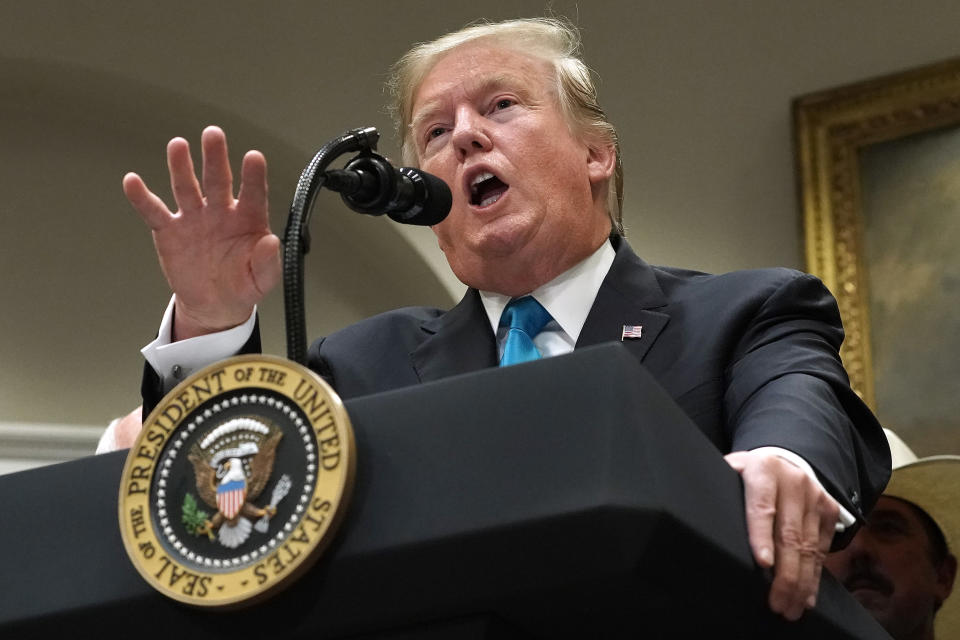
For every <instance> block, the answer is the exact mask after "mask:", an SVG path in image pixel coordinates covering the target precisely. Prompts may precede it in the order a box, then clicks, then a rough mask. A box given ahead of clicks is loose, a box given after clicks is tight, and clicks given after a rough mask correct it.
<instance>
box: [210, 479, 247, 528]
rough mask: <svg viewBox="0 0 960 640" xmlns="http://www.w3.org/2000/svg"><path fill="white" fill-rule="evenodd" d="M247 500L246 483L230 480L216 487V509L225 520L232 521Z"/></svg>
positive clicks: (244, 481)
mask: <svg viewBox="0 0 960 640" xmlns="http://www.w3.org/2000/svg"><path fill="white" fill-rule="evenodd" d="M246 500H247V481H246V480H230V481H228V482H224V483H222V484H220V485H219V486H218V487H217V508H218V509H220V513H222V514H223V517H224V518H226V519H227V520H233V519H234V518H235V517H237V514H238V513H240V508H241V507H243V503H244V502H246Z"/></svg>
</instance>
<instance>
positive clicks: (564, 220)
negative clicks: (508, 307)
mask: <svg viewBox="0 0 960 640" xmlns="http://www.w3.org/2000/svg"><path fill="white" fill-rule="evenodd" d="M412 115H413V117H412V122H411V125H410V128H411V130H410V135H411V136H412V137H413V141H414V144H415V148H416V150H417V156H418V159H419V164H420V167H421V168H422V169H424V170H425V171H428V172H430V173H432V174H434V175H436V176H438V177H440V178H442V179H443V180H445V181H446V182H447V184H448V185H450V189H451V191H452V192H453V206H452V208H451V210H450V215H449V216H448V217H447V218H446V219H445V220H444V221H443V222H442V223H440V224H438V225H436V226H435V227H434V228H433V230H434V232H435V233H436V235H437V239H438V241H439V244H440V248H441V249H442V250H443V252H444V254H445V255H446V257H447V261H448V262H449V263H450V267H451V268H452V269H453V271H454V273H455V274H456V275H457V277H458V278H460V280H461V281H463V282H464V283H466V284H468V285H470V286H473V287H477V288H479V289H484V290H488V291H495V292H498V293H503V294H506V295H511V296H516V295H522V294H525V293H529V292H530V291H531V290H533V289H535V288H536V287H538V286H540V285H541V284H544V283H546V282H548V281H549V280H551V279H552V278H553V277H555V276H557V275H559V274H560V273H562V272H563V271H565V270H567V269H568V268H570V267H571V266H573V265H575V264H576V263H577V262H580V261H581V260H583V259H584V258H586V257H587V256H589V255H590V253H592V252H593V251H594V250H595V249H596V248H597V247H598V246H600V244H601V243H602V242H603V241H604V239H605V238H606V237H607V235H608V234H609V232H610V222H609V219H608V218H607V214H606V207H605V204H606V202H605V197H606V184H607V180H608V179H609V178H610V175H611V174H612V172H613V167H614V152H613V148H612V146H609V145H608V146H602V145H601V146H600V147H597V148H595V147H592V146H590V145H588V144H587V143H586V142H584V141H582V140H580V139H579V138H578V137H577V136H575V135H574V134H573V133H571V131H570V130H569V128H568V126H567V124H566V121H565V120H564V118H563V116H562V114H561V112H560V109H559V107H558V105H557V98H556V90H555V81H554V74H553V69H552V67H551V66H550V65H549V64H548V63H546V62H544V61H542V60H539V59H536V58H533V57H530V56H527V55H525V54H522V53H518V52H516V51H512V50H509V49H503V48H497V47H495V46H493V45H483V44H468V45H464V46H462V47H459V48H457V49H454V50H453V51H452V52H450V53H448V54H447V55H446V56H444V57H443V58H441V59H440V61H439V62H438V63H437V64H436V65H434V67H433V68H432V69H431V71H430V72H429V73H428V74H427V76H426V77H425V78H424V80H423V82H422V83H421V84H420V86H419V88H418V90H417V91H416V93H415V94H414V100H413V110H412Z"/></svg>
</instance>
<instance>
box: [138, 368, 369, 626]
mask: <svg viewBox="0 0 960 640" xmlns="http://www.w3.org/2000/svg"><path fill="white" fill-rule="evenodd" d="M354 469H355V454H354V443H353V431H352V429H351V426H350V421H349V418H348V417H347V414H346V411H345V410H344V408H343V404H342V402H341V401H340V398H339V397H338V396H337V395H336V393H335V392H334V391H333V390H332V389H331V388H330V387H329V385H327V384H326V382H324V381H323V380H322V379H321V378H320V377H319V376H317V375H316V374H314V373H313V372H312V371H310V370H309V369H307V368H305V367H302V366H300V365H298V364H296V363H294V362H291V361H288V360H283V359H281V358H275V357H270V356H238V357H236V358H231V359H229V360H224V361H223V362H220V363H217V364H215V365H212V366H210V367H207V368H205V369H203V370H201V371H198V372H197V373H195V374H194V375H192V376H190V377H189V378H188V379H186V380H184V381H183V382H182V383H180V384H179V385H178V386H177V387H176V388H175V389H174V390H173V391H171V392H170V393H169V394H168V395H167V396H166V397H165V398H164V399H163V401H162V402H161V403H160V405H159V406H157V407H156V408H155V409H154V410H153V412H151V414H150V415H149V416H148V417H147V419H146V420H144V422H143V430H142V431H141V432H140V435H139V437H138V438H137V441H136V443H135V444H134V446H133V447H132V448H131V449H130V453H129V454H128V456H127V462H126V465H125V466H124V469H123V478H122V481H121V484H120V501H119V516H120V531H121V534H122V537H123V544H124V546H125V547H126V550H127V553H128V554H129V556H130V559H131V560H132V562H133V564H134V566H135V567H136V569H137V571H139V572H140V574H141V575H142V576H143V577H144V579H146V581H147V582H148V583H150V585H151V586H153V587H154V588H155V589H157V590H158V591H160V592H161V593H162V594H164V595H166V596H168V597H170V598H173V599H175V600H179V601H181V602H185V603H188V604H191V605H197V606H202V607H231V606H233V607H236V606H241V605H244V604H248V603H251V602H254V601H256V600H259V599H263V598H266V597H269V596H271V595H273V594H275V593H276V592H278V591H279V590H281V589H282V588H283V587H285V586H287V585H289V584H290V583H291V582H292V581H293V580H294V579H296V577H297V576H299V575H300V574H301V573H303V572H304V571H306V570H307V569H308V568H309V567H310V566H311V565H312V564H313V563H314V562H316V560H317V558H318V557H319V555H320V554H321V553H322V551H323V549H324V548H325V547H326V545H327V544H328V543H329V541H330V538H331V537H332V536H333V535H334V533H335V531H336V528H337V526H338V525H339V523H340V520H341V519H342V515H343V512H344V511H345V509H346V503H347V501H348V499H349V497H350V491H351V489H352V486H353V475H354Z"/></svg>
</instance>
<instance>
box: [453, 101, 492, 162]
mask: <svg viewBox="0 0 960 640" xmlns="http://www.w3.org/2000/svg"><path fill="white" fill-rule="evenodd" d="M452 139H453V146H454V149H455V150H456V152H457V159H458V160H460V161H461V162H463V161H464V160H466V159H467V158H468V157H470V156H471V155H472V154H474V153H478V152H483V151H489V150H490V149H491V147H492V146H493V145H492V142H491V141H490V137H489V136H488V135H487V132H486V131H485V129H484V122H483V117H482V116H480V115H479V114H478V113H476V112H474V111H472V110H470V109H469V108H467V107H463V108H461V109H458V110H457V119H456V124H455V125H454V129H453V137H452Z"/></svg>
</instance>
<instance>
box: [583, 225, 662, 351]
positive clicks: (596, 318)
mask: <svg viewBox="0 0 960 640" xmlns="http://www.w3.org/2000/svg"><path fill="white" fill-rule="evenodd" d="M612 242H613V245H614V248H615V249H616V250H617V255H616V258H614V261H613V264H612V265H611V267H610V272H609V273H608V274H607V277H606V278H605V279H604V280H603V284H602V285H600V291H598V292H597V299H596V300H595V301H594V303H593V306H592V307H591V308H590V313H589V314H588V315H587V320H586V322H585V323H584V325H583V329H582V330H581V332H580V337H579V339H578V340H577V348H580V347H587V346H590V345H594V344H600V343H603V342H611V341H617V340H621V339H622V335H623V327H624V325H639V326H641V327H643V329H642V334H641V337H640V338H634V339H627V340H624V341H623V344H624V345H625V346H626V347H627V349H628V350H629V351H630V352H631V353H633V355H634V356H635V357H636V358H637V360H641V361H642V360H643V358H644V356H646V355H647V352H648V351H649V350H650V347H652V346H653V343H654V342H655V341H656V339H657V337H658V336H659V335H660V332H661V331H663V328H664V327H666V326H667V323H668V322H669V321H670V316H669V315H667V314H666V313H663V312H661V311H654V310H653V309H656V308H659V307H664V306H666V304H667V299H666V296H665V295H664V294H663V290H662V289H661V288H660V284H659V283H658V282H657V279H656V276H655V275H654V273H653V269H651V268H650V265H648V264H647V263H646V262H644V261H643V260H641V259H640V258H638V257H637V255H636V254H635V253H634V252H633V250H631V249H630V246H629V245H628V244H627V243H626V242H625V241H624V240H623V239H622V238H619V237H615V238H613V240H612Z"/></svg>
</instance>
